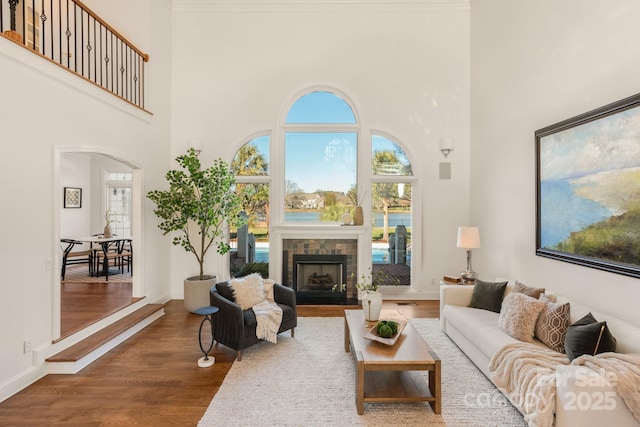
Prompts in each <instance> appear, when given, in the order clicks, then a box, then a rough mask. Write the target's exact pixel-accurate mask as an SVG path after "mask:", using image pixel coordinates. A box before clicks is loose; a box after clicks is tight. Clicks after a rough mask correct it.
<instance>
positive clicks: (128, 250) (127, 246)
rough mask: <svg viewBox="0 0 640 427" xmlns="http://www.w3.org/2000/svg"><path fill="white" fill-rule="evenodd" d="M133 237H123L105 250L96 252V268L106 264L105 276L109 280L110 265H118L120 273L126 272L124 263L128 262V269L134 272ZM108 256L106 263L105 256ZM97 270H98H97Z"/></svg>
mask: <svg viewBox="0 0 640 427" xmlns="http://www.w3.org/2000/svg"><path fill="white" fill-rule="evenodd" d="M131 245H132V244H131V239H122V240H116V241H114V244H113V245H112V246H110V247H109V249H108V250H107V251H106V253H105V252H104V250H100V251H97V252H96V255H95V256H96V261H95V265H96V268H97V269H99V268H100V265H101V264H103V265H106V266H107V268H106V269H105V268H103V270H104V276H105V279H106V280H107V281H109V274H110V271H109V268H108V267H110V266H113V267H116V268H117V269H119V270H120V274H124V265H125V264H127V271H130V272H131V273H132V274H133V250H132V246H131ZM105 257H106V263H105V259H104V258H105ZM96 271H97V270H96Z"/></svg>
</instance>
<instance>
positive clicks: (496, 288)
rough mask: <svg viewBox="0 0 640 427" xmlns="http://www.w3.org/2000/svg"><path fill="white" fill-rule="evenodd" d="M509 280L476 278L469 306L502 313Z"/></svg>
mask: <svg viewBox="0 0 640 427" xmlns="http://www.w3.org/2000/svg"><path fill="white" fill-rule="evenodd" d="M506 287H507V282H485V281H482V280H476V284H475V286H474V287H473V294H472V295H471V304H470V305H469V307H472V308H480V309H482V310H489V311H493V312H494V313H500V307H501V306H502V298H503V297H504V290H505V288H506Z"/></svg>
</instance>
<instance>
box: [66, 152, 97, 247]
mask: <svg viewBox="0 0 640 427" xmlns="http://www.w3.org/2000/svg"><path fill="white" fill-rule="evenodd" d="M64 187H74V188H81V189H82V202H81V207H80V208H65V207H64V203H62V204H61V205H60V238H63V239H64V238H75V237H80V236H89V235H90V234H91V194H92V191H91V190H92V188H91V158H90V157H88V156H86V155H84V154H82V155H78V154H68V155H66V156H63V157H62V158H61V159H60V188H63V189H64ZM59 197H60V198H62V197H64V195H63V194H62V193H61V194H60V196H59ZM76 250H78V249H77V248H76Z"/></svg>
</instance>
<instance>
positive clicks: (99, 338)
mask: <svg viewBox="0 0 640 427" xmlns="http://www.w3.org/2000/svg"><path fill="white" fill-rule="evenodd" d="M164 306H165V304H147V305H145V306H144V307H142V308H140V309H138V310H136V311H134V312H133V313H131V314H129V315H127V316H125V317H123V318H122V319H120V320H118V321H117V322H115V323H113V324H111V325H109V326H107V327H106V328H104V329H102V330H100V331H98V332H96V333H95V334H93V335H91V336H90V337H87V338H85V339H83V340H82V341H80V342H78V343H76V344H74V345H72V346H71V347H69V348H66V349H64V350H62V351H61V352H60V353H57V354H54V355H53V356H51V357H49V358H47V359H46V361H47V362H76V361H78V360H80V359H81V358H83V357H84V356H86V355H87V354H89V353H91V352H92V351H93V350H95V349H97V348H98V347H100V346H101V345H102V344H104V343H106V342H108V341H109V340H111V339H113V338H115V337H117V336H118V335H120V334H121V333H122V332H124V331H126V330H127V329H129V328H131V327H133V326H135V325H136V324H138V323H139V322H140V321H142V320H143V319H145V318H147V317H149V316H151V315H152V314H153V313H155V312H156V311H158V310H161V309H162V308H164Z"/></svg>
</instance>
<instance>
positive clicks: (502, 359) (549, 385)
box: [489, 342, 569, 427]
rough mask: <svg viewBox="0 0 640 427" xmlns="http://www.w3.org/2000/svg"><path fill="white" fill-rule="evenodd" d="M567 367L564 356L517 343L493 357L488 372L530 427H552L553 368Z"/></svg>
mask: <svg viewBox="0 0 640 427" xmlns="http://www.w3.org/2000/svg"><path fill="white" fill-rule="evenodd" d="M568 364H569V359H568V358H567V356H566V355H565V354H562V353H558V352H555V351H553V350H550V349H548V348H543V347H538V346H536V345H534V344H530V343H524V342H517V343H512V344H509V345H506V346H504V347H503V348H501V349H500V350H499V351H498V352H496V354H494V355H493V357H492V358H491V362H490V363H489V372H490V374H491V380H492V381H493V382H494V384H495V385H496V386H497V387H498V388H499V389H500V390H501V391H502V392H503V393H504V394H505V396H507V398H508V399H509V400H510V401H511V403H513V405H514V406H515V407H516V408H518V409H519V410H520V412H522V413H523V414H524V420H525V421H526V422H527V423H528V424H529V426H530V427H551V426H553V422H554V413H555V407H556V367H557V366H558V365H568Z"/></svg>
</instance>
